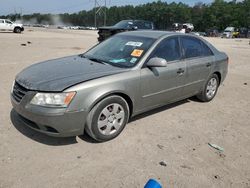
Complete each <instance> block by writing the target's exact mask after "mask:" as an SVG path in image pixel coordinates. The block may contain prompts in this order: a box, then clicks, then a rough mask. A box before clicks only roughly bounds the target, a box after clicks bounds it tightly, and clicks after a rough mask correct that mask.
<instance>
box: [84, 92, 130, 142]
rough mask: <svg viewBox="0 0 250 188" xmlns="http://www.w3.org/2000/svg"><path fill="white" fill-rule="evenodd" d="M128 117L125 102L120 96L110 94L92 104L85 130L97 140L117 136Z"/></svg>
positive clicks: (105, 139) (106, 139)
mask: <svg viewBox="0 0 250 188" xmlns="http://www.w3.org/2000/svg"><path fill="white" fill-rule="evenodd" d="M128 118H129V107H128V104H127V102H126V101H125V100H124V99H123V98H122V97H120V96H110V97H107V98H105V99H103V100H102V101H100V102H99V103H98V104H96V105H95V106H94V108H93V109H92V110H91V111H90V113H89V114H88V117H87V125H86V131H87V133H88V134H89V135H90V136H91V137H92V138H93V139H95V140H97V141H108V140H111V139H113V138H115V137H117V136H118V135H119V134H120V133H121V132H122V130H123V129H124V127H125V125H126V124H127V122H128Z"/></svg>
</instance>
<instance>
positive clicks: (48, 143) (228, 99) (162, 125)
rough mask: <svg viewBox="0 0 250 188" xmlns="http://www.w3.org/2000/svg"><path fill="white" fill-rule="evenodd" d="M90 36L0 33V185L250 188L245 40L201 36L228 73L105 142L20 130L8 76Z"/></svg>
mask: <svg viewBox="0 0 250 188" xmlns="http://www.w3.org/2000/svg"><path fill="white" fill-rule="evenodd" d="M96 38H97V33H96V32H95V31H65V30H46V29H32V28H31V29H29V28H27V29H26V31H25V32H24V33H23V34H14V33H8V32H0V80H1V82H0V96H1V100H0V187H4V188H5V187H15V188H20V187H21V188H22V187H25V188H26V187H27V188H34V187H38V188H40V187H41V188H43V187H65V188H66V187H67V188H68V187H96V188H100V187H106V188H108V187H114V188H117V187H143V186H144V184H145V183H146V182H147V180H148V179H149V178H154V179H156V180H158V181H159V182H160V183H161V184H162V185H163V187H168V188H170V187H178V188H179V187H188V188H189V187H190V188H195V187H202V188H211V187H216V188H217V187H227V188H228V187H233V188H235V187H237V188H241V187H243V188H247V187H250V120H249V118H250V45H249V44H248V43H249V39H248V40H247V39H220V38H207V40H209V41H210V42H211V43H212V44H214V45H215V46H216V47H217V48H218V49H219V50H221V51H225V52H226V53H227V54H228V55H229V57H230V63H229V74H228V76H227V78H226V80H225V82H224V83H223V85H222V86H221V87H220V88H219V91H218V94H217V96H216V97H215V99H214V100H213V101H212V102H210V103H201V102H199V101H197V100H196V99H195V98H191V99H187V100H184V101H181V102H178V103H176V104H173V105H168V106H166V107H163V108H160V109H157V110H153V111H150V112H148V113H145V114H142V115H140V116H137V117H136V118H134V119H132V120H131V122H130V123H129V124H128V125H127V127H126V128H125V129H124V131H123V133H122V134H121V135H120V136H119V137H117V138H116V139H114V140H112V141H109V142H106V143H93V142H92V140H91V139H90V138H89V137H88V136H86V135H85V136H80V137H73V138H53V137H48V136H45V135H43V134H40V133H37V132H35V131H33V130H31V129H29V128H27V127H25V126H24V125H23V124H22V122H21V121H20V120H19V119H18V117H17V115H16V114H15V112H13V111H12V107H11V104H10V99H9V93H10V89H11V85H12V82H13V80H14V78H15V75H16V74H17V73H18V72H20V71H21V70H22V69H23V68H25V67H26V66H29V65H31V64H33V63H36V62H39V61H43V60H47V59H52V58H57V57H63V56H67V55H73V54H79V53H80V52H83V51H85V50H86V49H88V48H89V47H91V46H93V45H94V44H96V43H97V40H96ZM28 41H29V42H31V43H30V44H28ZM21 44H26V46H22V45H21ZM208 143H214V144H217V145H219V146H221V147H223V148H224V152H219V151H217V150H215V149H213V148H211V147H210V146H209V145H208ZM161 161H163V162H165V163H166V166H162V165H160V164H159V163H160V162H161Z"/></svg>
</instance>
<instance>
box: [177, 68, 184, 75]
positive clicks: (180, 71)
mask: <svg viewBox="0 0 250 188" xmlns="http://www.w3.org/2000/svg"><path fill="white" fill-rule="evenodd" d="M184 72H185V71H184V69H181V68H179V69H178V71H177V74H183V73H184Z"/></svg>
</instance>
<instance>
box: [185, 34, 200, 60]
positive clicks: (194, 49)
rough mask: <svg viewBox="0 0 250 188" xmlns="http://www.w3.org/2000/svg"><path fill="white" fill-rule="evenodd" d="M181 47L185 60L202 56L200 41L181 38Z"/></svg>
mask: <svg viewBox="0 0 250 188" xmlns="http://www.w3.org/2000/svg"><path fill="white" fill-rule="evenodd" d="M182 46H183V49H184V55H185V58H193V57H200V56H203V46H202V45H201V41H200V40H198V39H196V38H191V37H182Z"/></svg>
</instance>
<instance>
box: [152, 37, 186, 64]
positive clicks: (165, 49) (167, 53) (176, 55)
mask: <svg viewBox="0 0 250 188" xmlns="http://www.w3.org/2000/svg"><path fill="white" fill-rule="evenodd" d="M153 57H159V58H163V59H166V61H175V60H179V59H180V58H181V54H180V48H179V42H178V38H170V39H165V40H163V41H162V42H161V43H160V44H158V46H157V47H156V50H155V51H154V52H153Z"/></svg>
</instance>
